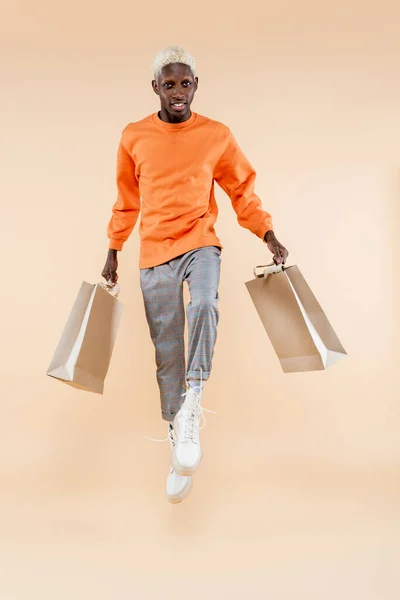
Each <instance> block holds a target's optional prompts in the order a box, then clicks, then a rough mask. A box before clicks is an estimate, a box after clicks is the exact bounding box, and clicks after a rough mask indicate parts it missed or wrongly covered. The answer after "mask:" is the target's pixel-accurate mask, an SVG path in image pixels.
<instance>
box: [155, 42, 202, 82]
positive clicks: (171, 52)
mask: <svg viewBox="0 0 400 600" xmlns="http://www.w3.org/2000/svg"><path fill="white" fill-rule="evenodd" d="M174 63H181V64H183V65H186V66H188V67H190V69H191V71H192V73H193V76H194V77H195V76H196V61H195V60H194V58H193V56H191V55H190V54H189V53H188V52H186V50H185V49H184V48H180V47H179V46H168V47H167V48H165V49H164V50H161V52H159V53H158V54H157V56H156V57H155V59H154V62H153V67H152V70H153V77H154V79H155V80H156V81H157V80H158V78H159V76H160V75H161V71H162V70H163V68H164V67H166V66H167V65H171V64H174Z"/></svg>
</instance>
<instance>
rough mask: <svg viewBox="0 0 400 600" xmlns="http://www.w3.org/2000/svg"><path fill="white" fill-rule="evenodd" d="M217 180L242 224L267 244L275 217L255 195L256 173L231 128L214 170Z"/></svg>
mask: <svg viewBox="0 0 400 600" xmlns="http://www.w3.org/2000/svg"><path fill="white" fill-rule="evenodd" d="M214 179H215V181H216V182H217V183H218V185H219V186H220V187H221V188H222V189H223V190H224V192H226V194H227V195H228V196H229V197H230V199H231V202H232V206H233V209H234V211H235V212H236V214H237V220H238V223H239V225H241V226H242V227H245V228H246V229H249V230H250V231H251V232H252V233H254V234H255V235H257V236H258V237H260V238H261V239H262V240H263V241H264V242H265V240H264V236H265V234H266V233H267V231H270V230H272V228H273V227H272V217H271V215H270V214H269V213H268V212H267V211H265V210H264V209H263V207H262V204H261V200H260V198H259V197H258V196H257V194H256V193H255V192H254V184H255V179H256V172H255V171H254V169H253V167H252V166H251V164H250V162H249V161H248V160H247V158H246V157H245V155H244V154H243V152H242V150H241V149H240V147H239V145H238V144H237V142H236V140H235V138H234V136H233V135H232V132H231V131H230V130H229V129H228V139H227V141H226V140H225V149H224V152H223V154H222V156H221V158H220V159H219V161H218V163H217V165H216V167H215V170H214Z"/></svg>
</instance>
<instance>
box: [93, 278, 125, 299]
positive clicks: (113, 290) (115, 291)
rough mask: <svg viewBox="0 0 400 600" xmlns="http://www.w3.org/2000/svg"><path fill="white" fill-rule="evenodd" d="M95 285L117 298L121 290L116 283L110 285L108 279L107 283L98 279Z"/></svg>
mask: <svg viewBox="0 0 400 600" xmlns="http://www.w3.org/2000/svg"><path fill="white" fill-rule="evenodd" d="M97 285H99V286H100V287H102V288H103V290H106V292H108V293H109V294H110V295H111V296H114V298H118V296H119V294H120V291H121V288H120V286H119V284H118V283H116V284H115V285H111V284H110V282H109V281H107V283H104V281H99V282H98V284H97Z"/></svg>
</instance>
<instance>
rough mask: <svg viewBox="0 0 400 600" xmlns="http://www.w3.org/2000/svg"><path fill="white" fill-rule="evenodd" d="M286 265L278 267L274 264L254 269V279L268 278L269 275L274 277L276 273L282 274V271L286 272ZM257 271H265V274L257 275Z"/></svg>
mask: <svg viewBox="0 0 400 600" xmlns="http://www.w3.org/2000/svg"><path fill="white" fill-rule="evenodd" d="M285 268H286V267H285V265H282V264H280V265H277V264H276V263H274V262H272V263H270V264H269V265H258V266H257V267H254V269H253V273H254V277H255V278H256V279H258V278H260V277H265V278H267V277H268V275H273V274H274V273H282V271H284V270H285ZM257 269H263V272H262V273H261V274H258V275H257V273H256V270H257Z"/></svg>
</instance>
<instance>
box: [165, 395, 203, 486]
mask: <svg viewBox="0 0 400 600" xmlns="http://www.w3.org/2000/svg"><path fill="white" fill-rule="evenodd" d="M197 389H199V390H200V388H197ZM183 396H186V398H185V401H184V402H183V404H182V406H181V408H180V410H179V412H178V413H177V414H176V415H175V419H174V433H175V444H174V447H173V450H172V466H173V468H174V470H175V471H176V472H177V473H178V474H179V475H186V476H188V475H193V473H194V472H195V471H196V469H197V467H198V466H199V464H200V462H201V458H202V451H201V447H200V439H199V423H200V415H201V414H202V409H201V407H200V401H201V390H200V391H196V390H194V389H193V388H191V387H190V386H188V389H187V391H186V393H185V394H183Z"/></svg>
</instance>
